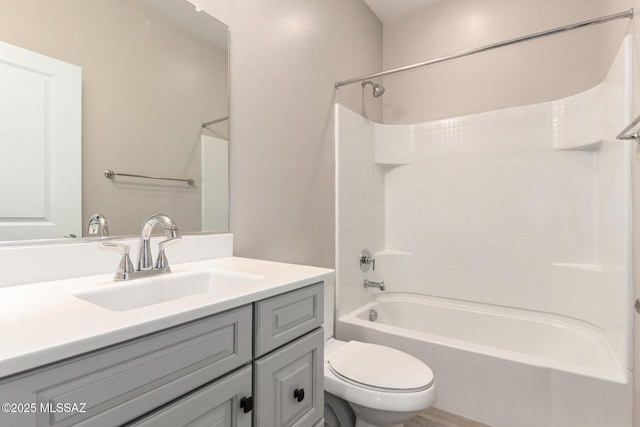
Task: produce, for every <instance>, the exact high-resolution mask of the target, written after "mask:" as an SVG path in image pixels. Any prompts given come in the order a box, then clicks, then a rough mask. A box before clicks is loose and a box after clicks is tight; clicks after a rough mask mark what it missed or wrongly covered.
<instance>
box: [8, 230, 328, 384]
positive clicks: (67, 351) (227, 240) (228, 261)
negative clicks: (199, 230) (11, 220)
mask: <svg viewBox="0 0 640 427" xmlns="http://www.w3.org/2000/svg"><path fill="white" fill-rule="evenodd" d="M125 243H128V244H129V243H130V244H132V245H135V244H136V242H135V241H134V240H133V239H131V240H129V241H125ZM99 245H100V243H99V242H85V243H74V244H62V245H46V246H20V247H4V248H0V259H1V260H2V261H5V260H9V259H11V260H13V261H14V264H5V263H4V262H3V265H15V263H18V264H20V265H24V264H25V263H26V262H31V261H33V259H34V258H35V259H36V260H37V259H38V258H39V257H41V259H43V260H46V259H54V260H56V261H60V263H51V265H52V268H53V269H54V271H53V272H52V275H54V276H57V277H60V276H64V275H65V274H67V275H71V276H73V275H75V274H76V273H77V270H75V269H74V268H73V266H75V265H76V263H82V262H86V264H84V265H83V266H82V268H81V269H80V271H82V272H87V271H92V272H93V274H91V275H84V276H83V277H71V278H61V279H60V280H52V281H34V280H33V278H34V277H37V278H41V277H42V276H43V273H42V271H35V272H33V274H31V275H30V270H36V269H34V268H33V267H32V268H31V269H27V270H24V276H26V277H22V278H20V277H18V276H19V275H18V274H17V273H16V272H13V273H11V271H12V269H11V268H10V269H9V270H11V271H10V273H9V275H8V277H10V278H13V279H15V280H12V281H9V284H8V285H6V284H5V286H4V287H2V288H0V324H2V325H3V327H4V328H5V334H4V337H3V345H2V347H1V348H0V377H4V376H7V375H11V374H15V373H18V372H21V371H24V370H27V369H31V368H35V367H37V366H41V365H44V364H48V363H52V362H55V361H58V360H61V359H65V358H67V357H71V356H75V355H78V354H82V353H85V352H88V351H91V350H95V349H98V348H101V347H105V346H109V345H112V344H115V343H118V342H122V341H126V340H129V339H132V338H136V337H139V336H142V335H145V334H149V333H152V332H155V331H159V330H162V329H166V328H169V327H172V326H175V325H179V324H182V323H185V322H189V321H191V320H195V319H199V318H202V317H205V316H209V315H212V314H215V313H218V312H221V311H224V310H228V309H231V308H234V307H238V306H241V305H243V304H248V303H252V302H255V301H258V300H262V299H265V298H269V297H271V296H274V295H277V294H280V293H283V292H288V291H291V290H295V289H298V288H301V287H304V286H306V285H310V284H312V283H317V282H320V281H324V282H325V284H326V291H325V292H327V293H328V296H329V297H330V298H332V297H333V293H332V291H333V271H332V270H329V269H324V268H316V267H310V266H302V265H293V264H283V263H276V262H269V261H260V260H253V259H246V258H239V257H233V256H231V254H232V251H233V247H232V245H233V238H232V235H230V234H222V235H202V236H185V237H184V238H183V241H182V242H181V243H180V244H179V245H176V246H172V247H171V248H168V249H167V256H168V258H169V261H170V265H171V269H172V271H173V272H172V273H170V274H169V275H164V276H159V277H168V276H172V275H173V276H174V277H178V276H180V275H181V274H187V273H189V272H194V271H214V272H215V271H219V272H223V273H228V274H232V275H233V274H237V275H240V276H242V275H244V276H242V277H250V278H251V280H247V281H244V282H242V283H238V284H232V285H229V286H224V283H222V285H221V286H219V287H216V288H215V290H214V291H212V292H203V293H197V294H194V295H191V296H186V297H183V298H179V299H173V300H169V301H165V302H161V303H158V304H152V305H146V306H142V307H140V308H134V309H129V310H119V311H116V310H109V309H106V308H103V307H101V306H99V305H96V304H94V303H91V302H89V301H86V300H84V299H82V298H79V297H77V296H75V295H74V294H78V293H82V292H87V291H92V290H95V289H100V288H106V287H113V286H136V282H138V283H142V282H141V281H145V280H148V279H138V280H133V281H130V282H126V283H125V284H123V282H120V283H115V282H113V273H114V272H115V268H116V266H117V263H118V262H119V254H117V253H115V252H110V251H106V250H102V249H100V248H99ZM152 247H153V248H154V254H155V251H156V245H155V244H154V245H153V246H152ZM132 253H135V250H134V248H132ZM114 255H115V256H114ZM102 257H104V258H105V259H106V260H107V261H105V260H103V259H102ZM207 257H208V258H209V259H205V260H203V259H202V258H207ZM45 264H46V263H45ZM34 265H38V264H34ZM38 270H40V269H38ZM104 270H107V271H108V272H105V271H104ZM325 318H326V319H327V321H328V322H329V323H332V318H333V316H332V314H330V315H329V316H325ZM8 328H11V333H10V334H8V333H6V332H7V330H8ZM327 330H328V332H327V333H332V324H329V325H328V327H327ZM329 331H330V332H329Z"/></svg>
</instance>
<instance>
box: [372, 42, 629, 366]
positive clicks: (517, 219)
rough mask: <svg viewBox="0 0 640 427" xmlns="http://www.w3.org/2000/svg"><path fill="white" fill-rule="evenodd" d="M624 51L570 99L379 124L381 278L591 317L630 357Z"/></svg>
mask: <svg viewBox="0 0 640 427" xmlns="http://www.w3.org/2000/svg"><path fill="white" fill-rule="evenodd" d="M630 47H631V44H630V40H626V41H625V44H624V45H623V47H622V48H621V50H620V53H619V55H618V58H617V59H616V61H615V62H614V64H613V66H612V68H611V70H610V71H609V74H608V76H607V78H606V80H605V82H604V83H603V84H601V85H599V86H597V87H595V88H593V89H591V90H589V91H586V92H584V93H581V94H578V95H575V96H573V97H570V98H565V99H562V100H558V101H553V102H546V103H541V104H535V105H528V106H524V107H517V108H510V109H506V110H499V111H492V112H486V113H480V114H473V115H469V116H462V117H456V118H450V119H443V120H438V121H432V122H426V123H421V124H416V125H407V126H398V125H394V126H386V125H378V124H376V125H375V130H374V135H375V136H374V140H375V149H376V154H375V155H374V157H375V160H376V163H377V170H378V171H380V172H381V173H382V174H383V175H384V181H383V187H384V188H383V190H382V191H383V192H384V201H383V205H384V209H383V210H382V211H381V212H382V213H381V214H380V215H379V216H378V218H379V222H380V223H381V224H382V226H380V227H377V228H376V231H377V235H376V238H375V240H376V243H378V246H377V247H376V260H377V265H376V268H377V270H376V276H377V277H378V279H379V280H380V279H382V280H385V284H386V285H387V288H388V289H389V290H390V291H394V292H413V293H420V294H428V295H435V296H441V297H447V298H454V299H461V300H469V301H478V302H483V303H488V304H496V305H503V306H509V307H518V308H523V309H528V310H537V311H542V312H550V313H557V314H562V315H566V316H570V317H574V318H577V319H581V320H585V321H587V322H590V323H593V324H595V325H597V326H599V327H601V328H603V329H604V331H605V332H606V334H607V337H608V339H609V341H610V343H611V344H612V347H613V349H614V351H615V352H616V354H617V355H618V358H619V360H620V361H621V365H622V366H628V355H627V352H628V349H629V344H628V339H629V336H630V332H629V321H628V317H629V307H630V306H631V304H630V294H629V293H630V276H629V271H630V263H629V253H630V207H629V206H630V190H629V189H630V181H629V175H630V171H629V166H628V165H629V153H628V151H629V143H623V142H620V141H615V140H614V137H615V134H616V133H617V132H618V131H619V130H620V129H622V127H623V126H624V124H625V123H626V121H628V119H629V117H628V116H629V112H628V105H629V100H628V99H626V98H625V93H627V92H628V90H625V87H626V88H628V86H625V84H626V83H625V82H626V77H625V76H628V75H629V64H628V61H627V60H626V56H625V52H627V51H628V52H630ZM394 145H395V146H396V147H397V150H395V151H394V150H393V146H394ZM388 153H391V154H388ZM407 153H409V154H407ZM399 158H400V160H399Z"/></svg>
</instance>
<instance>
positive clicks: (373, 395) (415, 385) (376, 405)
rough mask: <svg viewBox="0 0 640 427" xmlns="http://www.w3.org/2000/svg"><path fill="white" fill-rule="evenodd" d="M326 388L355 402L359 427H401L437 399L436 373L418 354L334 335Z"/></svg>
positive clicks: (326, 355) (327, 348)
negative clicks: (339, 337) (346, 339)
mask: <svg viewBox="0 0 640 427" xmlns="http://www.w3.org/2000/svg"><path fill="white" fill-rule="evenodd" d="M324 389H325V391H326V392H328V393H331V394H332V395H334V396H337V397H339V398H341V399H344V400H345V401H347V402H348V403H349V405H350V406H351V408H352V409H353V411H354V413H355V415H356V427H391V426H393V427H396V426H400V427H401V426H402V425H403V423H404V422H405V421H408V420H410V419H411V418H413V417H414V416H415V415H417V414H418V413H419V412H421V411H423V410H424V409H426V408H428V407H429V406H431V405H432V404H433V402H434V401H435V399H436V391H435V383H434V380H433V372H432V371H431V369H429V367H428V366H427V365H425V364H424V363H422V362H421V361H420V360H418V359H416V358H415V357H413V356H411V355H409V354H407V353H404V352H402V351H399V350H395V349H392V348H389V347H385V346H381V345H376V344H368V343H363V342H359V341H349V342H344V341H338V340H336V339H334V338H329V339H328V340H327V341H326V342H325V347H324Z"/></svg>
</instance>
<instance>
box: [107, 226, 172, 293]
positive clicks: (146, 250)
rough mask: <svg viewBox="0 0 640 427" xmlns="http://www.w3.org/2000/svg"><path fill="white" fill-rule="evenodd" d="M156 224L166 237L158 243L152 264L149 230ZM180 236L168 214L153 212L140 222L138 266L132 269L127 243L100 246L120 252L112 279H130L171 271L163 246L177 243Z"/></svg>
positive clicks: (109, 243)
mask: <svg viewBox="0 0 640 427" xmlns="http://www.w3.org/2000/svg"><path fill="white" fill-rule="evenodd" d="M156 224H160V226H161V227H162V228H163V230H164V235H165V237H167V239H166V240H163V241H162V242H160V243H159V244H158V258H156V264H155V266H154V265H153V263H152V261H151V259H152V257H151V230H152V229H153V227H154V226H155V225H156ZM181 238H182V236H180V232H179V230H178V227H177V226H176V224H175V223H174V222H173V220H172V219H171V218H169V216H167V215H165V214H154V215H151V216H150V217H149V218H147V219H146V220H145V221H144V223H143V224H142V232H141V233H140V251H139V253H138V264H137V265H138V267H137V268H136V269H135V270H134V268H133V263H132V262H131V258H129V245H123V244H121V243H115V242H104V243H102V246H104V247H107V248H113V249H116V250H118V251H120V252H121V253H122V260H121V261H120V264H118V269H117V270H116V274H115V276H114V278H113V280H117V281H120V280H130V279H137V278H140V277H147V276H153V275H156V274H164V273H171V269H170V268H169V261H167V255H166V254H165V248H166V247H167V246H169V245H172V244H175V243H178V242H179V241H180V239H181Z"/></svg>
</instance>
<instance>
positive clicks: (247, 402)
mask: <svg viewBox="0 0 640 427" xmlns="http://www.w3.org/2000/svg"><path fill="white" fill-rule="evenodd" d="M240 407H241V408H242V409H243V410H244V413H245V414H246V413H247V412H249V411H251V410H252V409H253V396H249V397H243V398H242V399H240Z"/></svg>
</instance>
